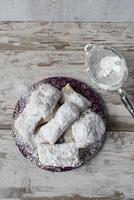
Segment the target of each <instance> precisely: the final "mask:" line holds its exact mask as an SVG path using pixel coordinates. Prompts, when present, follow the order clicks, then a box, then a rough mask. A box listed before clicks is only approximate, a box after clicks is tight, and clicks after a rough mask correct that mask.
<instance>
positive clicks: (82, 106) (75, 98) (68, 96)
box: [62, 84, 91, 112]
mask: <svg viewBox="0 0 134 200" xmlns="http://www.w3.org/2000/svg"><path fill="white" fill-rule="evenodd" d="M62 96H63V101H64V102H66V101H67V102H71V103H73V104H75V105H76V106H77V107H78V108H79V110H80V112H84V111H86V110H87V109H88V107H89V106H90V105H91V102H90V101H89V100H88V99H86V98H85V97H83V96H82V95H81V94H80V93H78V92H76V91H75V90H73V88H72V87H71V86H70V85H69V84H67V85H66V86H65V87H63V89H62Z"/></svg>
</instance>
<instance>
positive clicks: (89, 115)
mask: <svg viewBox="0 0 134 200" xmlns="http://www.w3.org/2000/svg"><path fill="white" fill-rule="evenodd" d="M104 132H105V124H104V122H103V120H102V119H101V117H100V116H99V115H97V114H95V113H94V112H92V111H90V110H88V111H86V112H85V113H83V114H82V115H81V117H80V118H79V120H77V121H75V122H74V124H73V125H72V133H73V136H74V139H75V141H76V143H77V145H78V147H80V148H83V147H86V146H87V145H90V144H93V143H94V142H96V141H98V140H99V139H100V138H101V136H102V135H103V134H104Z"/></svg>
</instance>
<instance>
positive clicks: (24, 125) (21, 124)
mask: <svg viewBox="0 0 134 200" xmlns="http://www.w3.org/2000/svg"><path fill="white" fill-rule="evenodd" d="M60 97H61V93H60V91H59V90H57V89H56V88H54V87H52V86H51V85H49V84H43V85H40V86H39V87H38V89H36V90H35V91H33V92H32V94H31V95H30V97H29V100H28V102H27V105H26V107H25V109H24V110H23V113H21V114H20V116H19V117H18V118H17V119H16V121H15V128H16V129H17V130H18V132H19V133H20V135H21V136H22V137H23V139H24V141H26V142H29V139H30V137H31V135H32V134H33V132H34V129H35V127H36V125H37V123H38V122H39V121H40V119H41V118H43V119H44V120H47V118H49V116H50V115H51V114H52V112H53V110H54V109H55V106H56V104H57V102H58V100H59V99H60Z"/></svg>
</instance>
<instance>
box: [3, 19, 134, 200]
mask: <svg viewBox="0 0 134 200" xmlns="http://www.w3.org/2000/svg"><path fill="white" fill-rule="evenodd" d="M88 42H93V43H96V44H105V45H110V46H111V47H114V48H116V49H117V50H119V51H120V52H121V53H122V54H123V55H124V56H125V58H126V60H127V63H128V69H129V76H128V80H127V82H126V84H125V85H124V88H126V90H127V93H128V96H129V98H130V99H131V100H132V101H134V89H133V88H134V23H57V22H54V23H52V22H5V23H2V22H1V23H0V200H18V199H21V200H48V199H51V200H54V199H55V200H64V199H66V200H67V199H75V200H79V199H81V200H82V199H83V200H84V199H90V200H91V199H92V200H95V199H96V200H103V199H104V200H112V199H114V200H115V199H117V200H118V199H119V200H123V199H134V144H133V143H134V120H133V119H132V117H131V116H130V114H129V113H128V111H127V110H126V108H125V107H124V106H123V105H122V103H121V101H120V98H119V96H118V95H117V93H116V92H104V91H102V90H98V89H97V88H95V86H94V85H93V84H92V83H91V82H90V80H89V78H88V75H87V74H86V72H85V67H84V59H85V55H84V51H83V48H84V45H85V44H87V43H88ZM50 76H68V77H73V78H76V79H79V80H82V81H84V82H86V83H87V84H88V85H89V86H91V87H92V88H93V89H94V90H96V92H98V93H99V94H100V96H101V97H102V99H103V101H104V103H105V106H106V110H107V118H108V126H107V139H106V142H105V144H104V146H103V148H102V150H101V151H100V152H99V154H97V156H96V157H95V158H94V159H93V160H92V161H90V162H89V163H87V164H86V165H84V166H82V167H81V168H79V169H77V170H73V171H70V172H65V173H52V172H48V171H43V170H41V169H39V168H37V167H36V166H34V165H33V164H32V163H30V161H28V160H26V159H25V158H24V157H23V156H22V155H21V154H20V153H19V151H18V149H17V147H16V146H15V142H14V140H13V137H12V131H11V116H12V112H13V109H14V106H15V104H16V101H17V97H16V95H15V85H16V83H18V82H19V81H23V82H25V83H26V84H28V85H30V84H33V83H34V82H36V81H39V80H41V79H44V78H46V77H50Z"/></svg>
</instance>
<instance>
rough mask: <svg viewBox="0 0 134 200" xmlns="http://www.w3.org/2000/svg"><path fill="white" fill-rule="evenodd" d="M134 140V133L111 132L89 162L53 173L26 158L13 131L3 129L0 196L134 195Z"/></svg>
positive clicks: (31, 199) (4, 198)
mask: <svg viewBox="0 0 134 200" xmlns="http://www.w3.org/2000/svg"><path fill="white" fill-rule="evenodd" d="M133 141H134V133H130V132H118V133H116V132H114V133H113V132H108V137H107V140H106V142H105V144H104V146H103V148H102V150H101V151H100V152H99V154H98V155H97V156H96V157H95V158H94V159H92V160H91V161H90V162H88V163H87V164H86V165H84V166H82V167H81V168H79V169H76V170H73V171H69V172H63V173H58V172H57V173H53V172H48V171H44V170H41V169H39V168H37V167H36V166H34V165H33V164H32V163H30V161H28V160H26V159H25V158H24V157H23V156H22V155H21V154H20V152H19V151H18V149H17V147H16V146H15V142H14V140H13V138H12V133H11V131H10V130H5V131H4V130H1V131H0V199H1V200H9V199H10V200H16V199H23V200H24V199H25V200H35V199H36V200H47V199H49V198H50V199H56V200H57V199H59V200H62V199H66V200H67V199H69V197H68V198H67V196H70V197H71V198H70V199H75V200H77V199H86V198H84V197H90V198H91V199H92V198H93V197H94V198H93V199H95V197H96V198H97V197H99V198H98V199H101V200H102V199H103V198H102V197H105V198H104V199H106V200H107V199H109V200H112V199H117V200H119V199H122V200H123V199H124V197H125V198H126V199H127V198H133V197H134V190H133V188H134V167H133V166H134V142H133ZM79 196H80V197H79ZM43 197H45V198H44V199H43ZM52 197H53V198H52ZM54 197H57V198H54ZM63 197H64V198H63ZM65 197H66V198H65ZM74 197H75V198H74ZM117 197H118V198H117Z"/></svg>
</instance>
